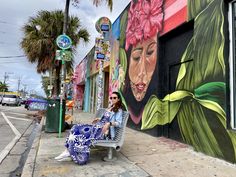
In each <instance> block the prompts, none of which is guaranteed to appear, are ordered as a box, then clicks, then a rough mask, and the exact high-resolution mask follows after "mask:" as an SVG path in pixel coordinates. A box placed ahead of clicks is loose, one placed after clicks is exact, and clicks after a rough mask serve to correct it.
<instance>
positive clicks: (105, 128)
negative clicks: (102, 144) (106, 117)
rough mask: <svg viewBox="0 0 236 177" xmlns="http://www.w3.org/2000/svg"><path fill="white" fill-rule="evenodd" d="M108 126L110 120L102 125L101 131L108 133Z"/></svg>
mask: <svg viewBox="0 0 236 177" xmlns="http://www.w3.org/2000/svg"><path fill="white" fill-rule="evenodd" d="M109 128H110V122H107V123H105V124H104V126H103V127H102V133H103V134H108V132H109Z"/></svg>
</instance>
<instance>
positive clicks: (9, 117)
mask: <svg viewBox="0 0 236 177" xmlns="http://www.w3.org/2000/svg"><path fill="white" fill-rule="evenodd" d="M7 118H8V119H15V120H24V121H32V120H30V119H24V118H18V117H11V116H7Z"/></svg>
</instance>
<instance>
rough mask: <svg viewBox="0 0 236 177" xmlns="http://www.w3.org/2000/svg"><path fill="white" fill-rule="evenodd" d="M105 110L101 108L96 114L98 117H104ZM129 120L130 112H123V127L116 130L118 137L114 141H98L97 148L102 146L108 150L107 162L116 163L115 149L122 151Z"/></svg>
mask: <svg viewBox="0 0 236 177" xmlns="http://www.w3.org/2000/svg"><path fill="white" fill-rule="evenodd" d="M105 110H106V109H105V108H101V109H99V110H98V111H97V112H96V117H102V115H103V113H104V112H105ZM128 118H129V112H127V111H123V112H122V126H121V127H117V128H116V135H115V138H114V140H97V142H96V144H95V146H102V147H107V148H108V154H107V157H105V158H104V160H105V161H114V160H116V157H113V149H115V150H116V151H120V149H121V147H122V145H123V143H124V139H125V129H126V125H127V121H128Z"/></svg>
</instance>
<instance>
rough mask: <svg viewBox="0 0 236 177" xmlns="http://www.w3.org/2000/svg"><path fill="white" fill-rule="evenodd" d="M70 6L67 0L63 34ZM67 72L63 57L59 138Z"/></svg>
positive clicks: (65, 30) (65, 29)
mask: <svg viewBox="0 0 236 177" xmlns="http://www.w3.org/2000/svg"><path fill="white" fill-rule="evenodd" d="M69 6H70V0H66V6H65V12H64V24H63V34H66V32H67V24H68V16H69ZM65 74H66V67H65V61H64V60H63V59H62V65H61V93H60V120H59V135H58V136H59V138H60V137H61V126H62V116H63V115H62V114H63V99H65Z"/></svg>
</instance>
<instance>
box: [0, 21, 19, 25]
mask: <svg viewBox="0 0 236 177" xmlns="http://www.w3.org/2000/svg"><path fill="white" fill-rule="evenodd" d="M0 23H3V24H7V25H14V26H19V25H17V24H13V23H9V22H6V21H3V20H0Z"/></svg>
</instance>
